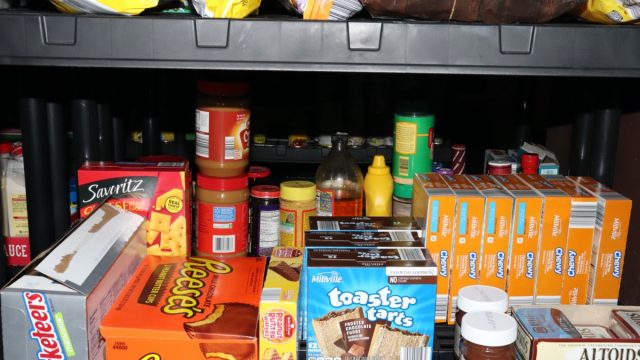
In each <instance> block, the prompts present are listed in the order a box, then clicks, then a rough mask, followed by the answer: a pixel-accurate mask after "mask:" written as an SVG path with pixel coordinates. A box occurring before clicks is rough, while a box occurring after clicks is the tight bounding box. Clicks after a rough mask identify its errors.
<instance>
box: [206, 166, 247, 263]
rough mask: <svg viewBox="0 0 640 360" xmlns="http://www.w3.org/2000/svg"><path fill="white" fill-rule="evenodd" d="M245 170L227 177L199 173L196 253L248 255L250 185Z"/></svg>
mask: <svg viewBox="0 0 640 360" xmlns="http://www.w3.org/2000/svg"><path fill="white" fill-rule="evenodd" d="M248 183H249V182H248V179H247V175H246V174H242V175H239V176H233V177H228V178H217V177H210V176H206V175H203V174H198V182H197V188H196V206H197V209H198V217H197V219H198V232H197V234H196V235H197V246H196V252H197V254H198V255H205V256H207V255H208V256H216V257H236V256H246V255H247V243H248V241H247V240H248V239H247V237H248V233H249V229H248V228H249V189H248V187H247V186H248Z"/></svg>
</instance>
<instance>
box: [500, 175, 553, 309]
mask: <svg viewBox="0 0 640 360" xmlns="http://www.w3.org/2000/svg"><path fill="white" fill-rule="evenodd" d="M493 179H494V180H495V181H496V182H497V183H498V184H500V186H502V187H503V188H504V189H506V190H507V191H508V192H509V193H510V194H511V195H512V196H513V197H514V201H515V204H514V209H513V220H512V221H511V225H512V230H511V246H510V253H509V271H508V273H509V275H508V277H507V292H508V293H509V303H510V304H512V305H528V304H533V295H534V290H535V279H536V263H537V261H538V243H539V241H540V219H541V217H542V196H540V194H538V193H536V192H535V191H534V190H533V189H531V188H530V187H529V186H528V185H527V184H525V183H524V182H523V181H522V180H520V178H519V177H518V176H517V175H498V176H493Z"/></svg>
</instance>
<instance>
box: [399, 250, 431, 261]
mask: <svg viewBox="0 0 640 360" xmlns="http://www.w3.org/2000/svg"><path fill="white" fill-rule="evenodd" d="M398 252H399V253H400V259H402V260H425V258H424V254H423V253H422V250H420V249H398Z"/></svg>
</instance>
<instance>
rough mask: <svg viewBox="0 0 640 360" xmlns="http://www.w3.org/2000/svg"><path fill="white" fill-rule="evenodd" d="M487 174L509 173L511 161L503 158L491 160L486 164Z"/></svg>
mask: <svg viewBox="0 0 640 360" xmlns="http://www.w3.org/2000/svg"><path fill="white" fill-rule="evenodd" d="M487 165H488V166H487V173H488V174H489V175H509V174H511V163H510V162H508V161H505V160H491V161H489V164H487Z"/></svg>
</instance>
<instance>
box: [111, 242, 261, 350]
mask: <svg viewBox="0 0 640 360" xmlns="http://www.w3.org/2000/svg"><path fill="white" fill-rule="evenodd" d="M265 264H266V259H265V258H264V257H251V258H250V257H245V258H234V259H225V260H213V259H208V258H200V257H188V258H184V257H175V256H152V255H150V256H147V257H146V259H145V260H144V261H143V262H142V264H141V265H140V266H139V267H138V269H137V270H136V272H135V274H134V275H133V277H132V278H131V280H130V281H129V283H128V284H127V285H126V286H125V288H124V289H123V291H122V292H121V293H120V296H119V297H118V298H117V299H116V301H115V303H114V305H113V306H112V308H111V310H110V311H109V313H108V314H107V316H106V317H105V318H104V320H103V322H102V324H101V325H100V332H101V334H102V336H103V337H104V339H105V342H106V358H107V359H189V360H197V359H207V360H258V336H257V329H258V305H259V302H260V296H261V293H262V284H263V279H264V269H265ZM150 354H154V355H155V357H145V356H149V355H150Z"/></svg>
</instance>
